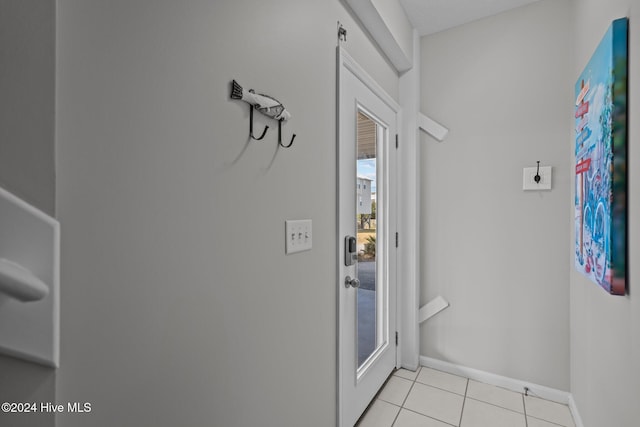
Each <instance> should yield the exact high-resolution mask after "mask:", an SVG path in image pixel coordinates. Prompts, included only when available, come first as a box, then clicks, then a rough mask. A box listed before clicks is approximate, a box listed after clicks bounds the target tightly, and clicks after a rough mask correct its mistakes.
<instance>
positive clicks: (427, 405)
mask: <svg viewBox="0 0 640 427" xmlns="http://www.w3.org/2000/svg"><path fill="white" fill-rule="evenodd" d="M357 426H358V427H451V426H455V427H558V426H563V427H575V424H574V422H573V418H572V417H571V412H570V411H569V408H568V407H567V406H566V405H562V404H559V403H555V402H551V401H548V400H544V399H540V398H537V397H533V396H524V395H523V394H521V393H516V392H514V391H510V390H506V389H503V388H500V387H495V386H492V385H488V384H483V383H480V382H477V381H473V380H470V379H467V378H463V377H459V376H457V375H451V374H449V373H446V372H441V371H437V370H435V369H430V368H427V367H422V368H420V369H419V370H418V371H417V372H411V371H408V370H406V369H399V370H397V371H396V372H394V374H393V375H392V376H391V377H390V378H389V380H388V381H387V383H386V384H385V386H384V387H383V388H382V390H381V391H380V393H378V396H377V397H376V399H375V400H374V401H373V403H372V404H371V406H370V407H369V409H368V410H367V412H365V414H364V415H363V416H362V418H361V419H360V421H359V422H358V424H357Z"/></svg>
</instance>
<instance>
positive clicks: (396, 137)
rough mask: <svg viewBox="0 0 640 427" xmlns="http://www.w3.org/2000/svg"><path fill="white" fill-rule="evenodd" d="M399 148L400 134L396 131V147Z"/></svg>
mask: <svg viewBox="0 0 640 427" xmlns="http://www.w3.org/2000/svg"><path fill="white" fill-rule="evenodd" d="M397 148H398V134H397V133H396V149H397Z"/></svg>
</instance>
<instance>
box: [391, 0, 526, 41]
mask: <svg viewBox="0 0 640 427" xmlns="http://www.w3.org/2000/svg"><path fill="white" fill-rule="evenodd" d="M535 1H538V0H400V3H401V4H402V6H403V7H404V10H405V11H406V13H407V16H408V17H409V20H410V21H411V24H413V26H414V28H416V29H417V30H418V33H419V34H420V35H421V36H425V35H427V34H433V33H437V32H438V31H442V30H446V29H447V28H452V27H455V26H458V25H462V24H466V23H467V22H471V21H475V20H476V19H480V18H484V17H487V16H491V15H495V14H497V13H500V12H504V11H506V10H509V9H513V8H516V7H520V6H524V5H525V4H528V3H533V2H535Z"/></svg>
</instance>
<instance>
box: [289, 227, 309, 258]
mask: <svg viewBox="0 0 640 427" xmlns="http://www.w3.org/2000/svg"><path fill="white" fill-rule="evenodd" d="M284 231H285V239H286V240H285V254H287V255H288V254H293V253H296V252H302V251H309V250H311V246H312V243H313V230H312V223H311V220H310V219H297V220H288V221H285V226H284Z"/></svg>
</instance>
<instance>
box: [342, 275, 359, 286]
mask: <svg viewBox="0 0 640 427" xmlns="http://www.w3.org/2000/svg"><path fill="white" fill-rule="evenodd" d="M349 286H351V287H353V288H359V287H360V279H358V278H357V277H356V278H353V279H352V278H351V276H347V277H345V278H344V287H345V288H349Z"/></svg>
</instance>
